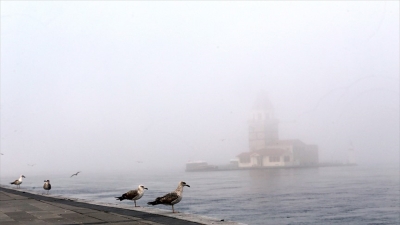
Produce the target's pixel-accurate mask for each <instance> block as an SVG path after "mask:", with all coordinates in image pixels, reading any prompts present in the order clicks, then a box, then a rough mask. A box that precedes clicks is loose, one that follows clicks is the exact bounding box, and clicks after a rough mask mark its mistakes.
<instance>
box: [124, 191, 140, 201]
mask: <svg viewBox="0 0 400 225" xmlns="http://www.w3.org/2000/svg"><path fill="white" fill-rule="evenodd" d="M124 195H125V196H124ZM124 195H122V196H124V197H125V198H126V199H133V198H135V197H137V196H138V195H139V192H138V190H130V191H128V192H126V193H125V194H124Z"/></svg>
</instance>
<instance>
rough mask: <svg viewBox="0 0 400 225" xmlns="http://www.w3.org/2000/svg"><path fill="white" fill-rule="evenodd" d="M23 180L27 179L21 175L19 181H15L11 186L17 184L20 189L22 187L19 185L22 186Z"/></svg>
mask: <svg viewBox="0 0 400 225" xmlns="http://www.w3.org/2000/svg"><path fill="white" fill-rule="evenodd" d="M22 178H25V176H24V175H21V176H20V177H19V179H18V180H15V181H14V182H11V183H10V184H15V185H17V187H18V188H19V187H20V186H19V185H20V184H22Z"/></svg>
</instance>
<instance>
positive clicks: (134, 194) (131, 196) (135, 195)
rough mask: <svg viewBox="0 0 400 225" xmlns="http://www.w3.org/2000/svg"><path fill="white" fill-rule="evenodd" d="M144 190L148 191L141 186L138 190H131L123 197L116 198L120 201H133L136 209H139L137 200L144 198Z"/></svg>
mask: <svg viewBox="0 0 400 225" xmlns="http://www.w3.org/2000/svg"><path fill="white" fill-rule="evenodd" d="M144 189H146V190H148V189H147V188H146V187H144V186H143V185H139V187H138V189H137V190H130V191H128V192H126V193H125V194H123V195H122V196H121V197H115V198H116V199H118V200H120V201H122V200H125V199H127V200H133V202H135V207H139V206H136V200H139V199H140V198H141V197H142V196H143V194H144Z"/></svg>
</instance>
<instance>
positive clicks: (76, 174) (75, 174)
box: [70, 171, 81, 178]
mask: <svg viewBox="0 0 400 225" xmlns="http://www.w3.org/2000/svg"><path fill="white" fill-rule="evenodd" d="M80 172H81V171H78V172H76V173H74V174H72V175H71V177H73V176H78V174H79V173H80ZM71 177H70V178H71Z"/></svg>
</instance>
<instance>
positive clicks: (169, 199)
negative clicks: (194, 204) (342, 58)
mask: <svg viewBox="0 0 400 225" xmlns="http://www.w3.org/2000/svg"><path fill="white" fill-rule="evenodd" d="M184 186H187V187H190V186H189V185H187V184H186V183H185V182H183V181H181V182H179V185H178V187H177V188H176V190H175V191H174V192H171V193H168V194H166V195H164V196H162V197H158V198H156V200H154V201H153V202H148V203H147V204H148V205H158V204H163V205H171V206H172V212H173V213H175V209H174V205H175V204H177V203H179V202H180V201H181V200H182V192H183V187H184Z"/></svg>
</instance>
